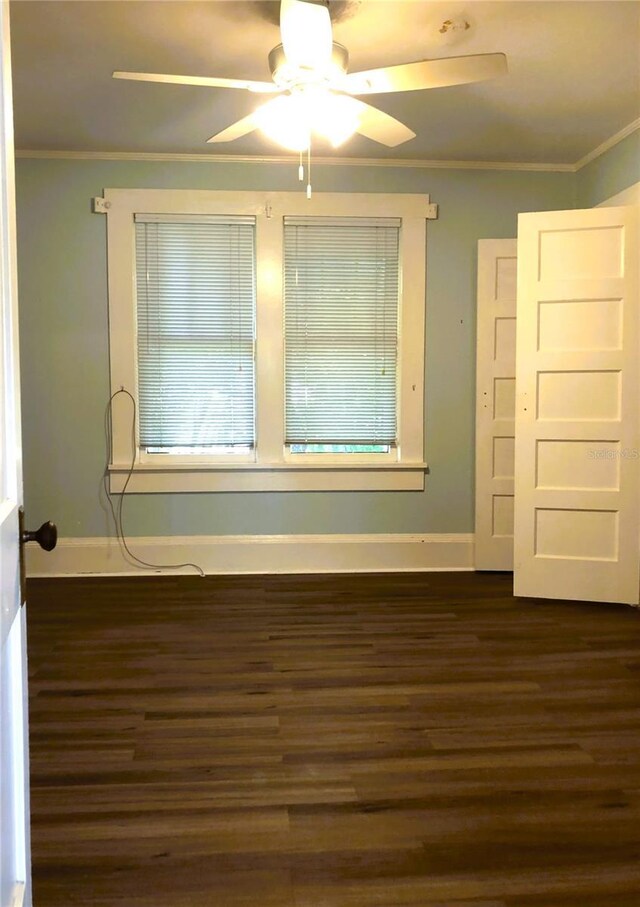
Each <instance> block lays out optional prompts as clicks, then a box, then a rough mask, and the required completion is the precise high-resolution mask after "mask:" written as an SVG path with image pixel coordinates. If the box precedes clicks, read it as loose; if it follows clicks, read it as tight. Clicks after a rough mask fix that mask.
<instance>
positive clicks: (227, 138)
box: [207, 111, 260, 144]
mask: <svg viewBox="0 0 640 907" xmlns="http://www.w3.org/2000/svg"><path fill="white" fill-rule="evenodd" d="M259 125H260V120H259V117H257V116H256V112H255V111H254V113H250V114H249V116H247V117H243V118H242V119H241V120H238V121H237V122H236V123H233V124H232V125H231V126H227V128H226V129H223V130H222V132H217V133H216V134H215V135H212V136H211V138H210V139H207V143H208V144H215V143H217V142H232V141H233V140H234V139H240V138H242V136H243V135H248V134H249V133H250V132H253V131H254V130H255V129H258V127H259Z"/></svg>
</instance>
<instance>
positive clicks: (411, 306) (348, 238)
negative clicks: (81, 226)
mask: <svg viewBox="0 0 640 907" xmlns="http://www.w3.org/2000/svg"><path fill="white" fill-rule="evenodd" d="M105 202H106V207H107V212H108V244H109V309H110V335H111V337H110V339H111V383H112V391H115V390H117V389H119V388H121V387H123V388H125V389H127V390H129V391H130V392H131V393H132V394H133V396H134V397H135V399H136V401H137V403H138V407H137V424H136V425H135V426H134V429H135V449H133V450H132V440H131V439H132V432H131V428H132V425H131V422H130V419H131V413H130V412H128V411H127V407H126V401H125V400H123V399H122V398H116V400H115V401H114V412H113V427H114V438H113V450H112V457H111V464H110V472H111V485H112V488H113V490H114V491H118V490H119V489H121V488H122V486H123V484H124V480H125V478H126V473H127V472H128V469H129V468H130V466H131V462H132V461H133V462H134V472H133V475H132V477H131V480H130V482H129V484H128V486H127V490H131V491H142V492H144V491H163V490H166V491H180V490H183V491H207V490H329V489H336V490H340V489H345V490H348V489H357V490H393V489H398V488H400V489H411V488H421V487H422V486H423V482H424V469H425V465H426V464H425V463H424V462H423V376H424V336H423V335H424V285H425V273H424V272H425V213H426V204H427V203H428V198H427V197H425V196H406V195H393V196H388V195H361V196H359V195H355V196H354V195H347V194H339V195H331V194H330V195H323V196H319V197H318V198H317V199H314V200H312V201H311V202H309V201H308V200H307V199H306V198H305V197H304V195H303V194H298V193H269V194H260V193H243V192H239V193H233V192H203V191H201V192H186V191H184V192H183V191H179V190H159V191H156V190H106V192H105Z"/></svg>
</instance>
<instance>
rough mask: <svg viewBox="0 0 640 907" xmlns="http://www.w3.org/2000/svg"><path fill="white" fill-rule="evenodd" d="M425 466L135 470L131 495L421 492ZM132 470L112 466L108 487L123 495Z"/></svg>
mask: <svg viewBox="0 0 640 907" xmlns="http://www.w3.org/2000/svg"><path fill="white" fill-rule="evenodd" d="M426 470H427V464H426V463H386V464H371V463H357V464H356V463H354V464H353V465H345V464H344V463H340V464H333V465H330V464H310V463H309V464H304V465H292V464H289V463H286V464H282V463H275V464H269V465H264V464H262V465H257V464H255V463H248V464H247V463H238V464H234V465H231V464H224V465H222V464H221V465H219V466H218V465H215V466H212V465H210V464H207V465H195V464H194V465H192V466H191V465H190V466H184V465H176V466H173V467H167V465H166V464H164V465H163V466H162V467H158V466H155V465H151V466H149V465H146V464H144V465H140V466H136V468H135V469H134V471H133V474H132V476H131V479H130V481H129V483H128V485H127V494H129V493H131V494H146V493H151V494H152V493H154V492H155V493H161V492H169V493H171V492H211V491H422V490H423V489H424V476H425V472H426ZM128 475H129V467H126V466H110V467H109V476H110V489H111V491H112V492H113V493H114V494H118V493H120V492H122V489H123V488H124V485H125V482H126V481H127V476H128Z"/></svg>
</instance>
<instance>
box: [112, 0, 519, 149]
mask: <svg viewBox="0 0 640 907" xmlns="http://www.w3.org/2000/svg"><path fill="white" fill-rule="evenodd" d="M280 33H281V37H282V43H281V44H278V46H277V47H274V48H273V50H272V51H271V52H270V54H269V68H270V70H271V76H272V79H273V81H272V82H256V81H252V80H244V79H225V78H216V77H207V76H180V75H169V74H165V73H152V72H114V73H113V77H114V78H115V79H134V80H138V81H143V82H169V83H173V84H178V85H201V86H205V87H206V86H208V87H211V88H243V89H247V90H248V91H251V92H255V93H257V94H276V95H277V97H275V98H272V99H271V100H269V101H267V102H266V103H265V104H263V105H262V106H261V107H259V108H258V109H257V110H255V111H254V112H253V113H250V114H249V116H246V117H243V118H242V119H241V120H238V122H236V123H234V124H233V125H231V126H228V127H227V128H226V129H223V130H222V132H218V133H217V134H216V135H213V136H211V138H210V139H208V141H209V142H214V143H215V142H231V141H233V140H234V139H238V138H240V137H242V136H244V135H247V134H248V133H250V132H253V131H254V130H256V129H260V130H262V131H263V132H264V133H265V134H266V135H267V136H268V137H269V138H272V139H273V140H274V141H276V142H278V143H279V144H281V145H284V146H285V147H286V148H289V149H291V150H293V151H303V150H307V149H308V148H309V145H310V141H311V133H312V132H316V133H319V134H320V135H322V136H324V137H325V138H326V139H328V140H329V142H330V143H331V144H332V145H333V146H334V147H337V146H338V145H340V144H342V142H344V141H346V139H347V138H349V137H350V136H351V135H353V133H354V132H357V133H359V134H360V135H364V136H367V138H370V139H373V140H374V141H375V142H379V143H381V144H383V145H387V146H388V147H390V148H393V147H395V146H396V145H400V144H402V142H406V141H408V140H409V139H412V138H414V137H415V132H413V131H412V130H411V129H409V127H408V126H405V125H404V124H403V123H401V122H400V121H399V120H396V119H395V118H394V117H392V116H390V115H389V114H387V113H384V111H382V110H379V109H378V108H377V107H373V106H371V105H370V104H366V103H365V102H364V101H360V100H358V99H357V98H356V97H354V95H370V94H383V93H387V92H396V91H417V90H422V89H425V88H441V87H445V86H449V85H463V84H465V83H469V82H481V81H484V80H485V79H492V78H495V77H496V76H500V75H504V74H505V73H506V72H507V61H506V57H505V55H504V54H501V53H492V54H475V55H472V56H464V57H447V58H443V59H436V60H423V61H421V62H417V63H402V64H400V65H398V66H387V67H384V68H382V69H370V70H368V71H366V72H353V73H348V72H347V69H348V63H349V54H348V51H347V49H346V48H345V47H343V46H342V45H341V44H337V43H335V42H334V41H333V36H332V32H331V18H330V15H329V9H328V6H327V3H326V2H319V3H318V2H313V0H282V2H281V5H280Z"/></svg>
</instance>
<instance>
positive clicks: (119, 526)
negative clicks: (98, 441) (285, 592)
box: [102, 387, 205, 576]
mask: <svg viewBox="0 0 640 907" xmlns="http://www.w3.org/2000/svg"><path fill="white" fill-rule="evenodd" d="M118 394H124V395H125V396H127V397H128V398H129V399H130V400H131V404H132V410H131V450H132V454H131V466H130V468H129V472H128V474H127V478H126V480H125V483H124V485H123V487H122V491H120V492H117V494H118V495H119V499H118V502H117V504H116V505H114V503H113V492H112V491H111V488H110V487H109V462H110V459H111V450H112V446H113V401H114V400H115V398H116V397H117V396H118ZM136 418H137V405H136V401H135V397H134V396H133V394H131V393H130V392H129V391H128V390H125V388H124V387H121V388H120V390H117V391H115V392H114V393H113V394H111V396H110V397H109V402H108V403H107V406H106V409H105V413H104V432H105V440H106V445H107V462H106V464H105V467H104V473H103V477H102V481H103V487H104V492H105V495H106V498H107V501H108V502H109V508H110V510H111V516H112V517H113V522H114V525H115V527H116V537H117V539H118V542H119V543H120V544H121V546H122V550H123V553H124V554H125V556H126V557H128V558H129V561H130V563H131V564H132V566H134V567H141V568H143V569H146V570H178V569H179V568H181V567H193V569H194V570H197V571H198V573H199V574H200V576H205V572H204V570H203V569H202V567H200V566H199V564H194V563H192V562H191V561H187V562H186V563H184V564H152V563H150V562H149V561H145V560H143V559H142V558H140V557H138V556H137V554H134V553H133V551H132V550H131V549H130V548H129V545H128V543H127V539H126V536H125V533H124V525H123V517H122V512H123V505H124V496H125V493H126V491H127V487H128V485H129V482H130V481H131V476H132V475H133V470H134V467H135V465H136V451H137V449H138V447H137V443H136Z"/></svg>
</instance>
